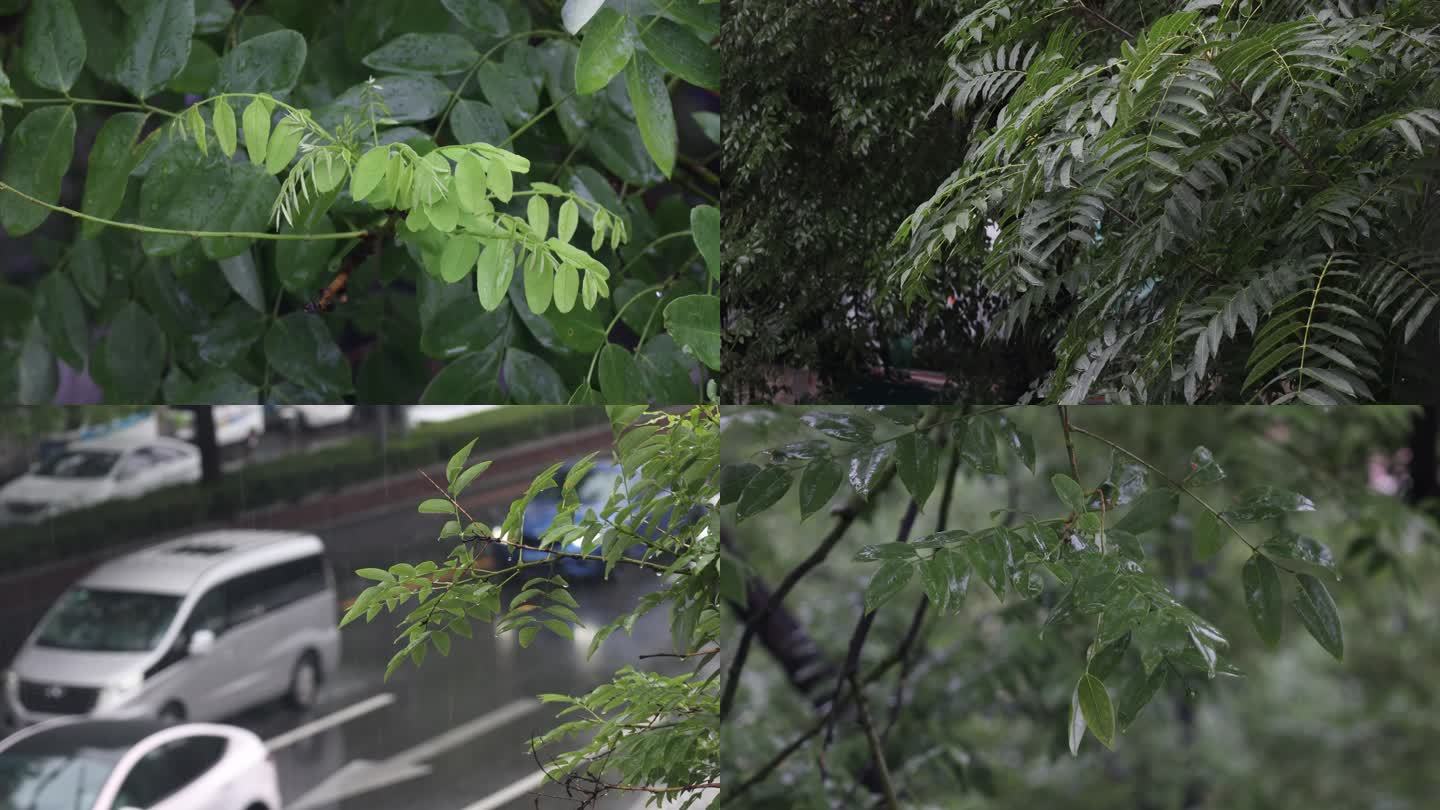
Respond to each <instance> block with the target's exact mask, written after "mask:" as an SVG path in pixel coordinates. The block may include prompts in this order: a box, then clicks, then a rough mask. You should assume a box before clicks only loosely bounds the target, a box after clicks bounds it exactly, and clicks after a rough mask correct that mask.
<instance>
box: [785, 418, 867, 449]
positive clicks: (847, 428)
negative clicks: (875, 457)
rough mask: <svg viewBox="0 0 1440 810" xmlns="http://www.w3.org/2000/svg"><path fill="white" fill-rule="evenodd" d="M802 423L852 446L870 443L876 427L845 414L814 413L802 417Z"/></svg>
mask: <svg viewBox="0 0 1440 810" xmlns="http://www.w3.org/2000/svg"><path fill="white" fill-rule="evenodd" d="M800 421H801V422H804V423H805V424H807V425H809V426H810V427H812V428H814V429H815V430H818V431H820V432H821V433H824V434H825V435H826V436H829V437H830V438H832V439H839V440H840V441H842V442H850V443H852V444H856V443H860V442H868V441H870V439H871V438H873V436H874V434H875V426H874V425H872V424H870V423H869V422H866V421H865V420H863V419H857V418H855V417H853V416H849V415H847V414H843V413H833V412H831V411H813V412H811V413H807V414H805V415H804V416H801V417H800Z"/></svg>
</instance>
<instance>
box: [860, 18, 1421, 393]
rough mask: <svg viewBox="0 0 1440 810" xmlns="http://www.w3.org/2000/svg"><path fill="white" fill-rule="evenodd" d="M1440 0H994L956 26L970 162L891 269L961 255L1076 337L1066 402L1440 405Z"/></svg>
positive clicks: (953, 40) (1062, 384)
mask: <svg viewBox="0 0 1440 810" xmlns="http://www.w3.org/2000/svg"><path fill="white" fill-rule="evenodd" d="M1437 23H1440V8H1437V6H1436V4H1435V3H1433V2H1425V1H1424V0H1394V2H1388V1H1387V0H1331V1H1329V2H1309V0H1306V1H1305V2H1300V1H1299V0H1293V1H1290V2H1286V1H1285V0H1281V1H1280V2H1253V1H1252V0H1144V2H1133V3H1100V2H1092V1H1091V0H1085V1H1084V2H1074V0H988V1H987V2H984V3H977V4H971V7H970V8H968V9H967V13H966V14H965V16H964V17H963V18H961V19H960V20H959V21H958V22H957V23H956V25H955V26H954V28H953V29H952V30H951V31H950V33H949V34H948V35H947V37H946V38H945V47H946V49H947V50H948V52H949V54H950V62H949V68H948V70H947V71H946V74H947V76H948V80H947V82H946V84H945V87H944V89H943V90H942V92H941V93H940V96H939V99H938V102H939V103H940V104H945V105H949V106H950V107H951V108H953V109H954V111H955V112H956V115H957V117H958V118H960V119H962V120H965V121H967V122H968V126H969V144H968V148H967V152H966V154H965V157H964V160H963V161H962V162H961V164H960V166H959V168H957V169H956V170H955V172H954V174H953V175H952V176H951V177H950V178H949V179H948V180H946V181H945V182H944V183H942V184H941V185H940V186H939V188H938V189H937V190H936V191H935V193H934V195H933V197H932V198H931V199H930V200H929V201H927V202H925V203H923V204H922V205H920V207H919V208H918V209H917V210H916V211H915V212H914V213H913V214H912V215H911V216H910V217H909V219H907V220H906V222H905V224H904V225H903V226H902V227H901V228H900V230H899V233H898V237H897V243H898V244H899V245H900V246H901V247H903V249H904V250H905V255H904V257H903V260H902V261H900V262H899V263H898V265H897V266H896V267H895V268H893V270H892V271H891V272H890V273H889V280H890V281H891V283H892V284H893V286H894V288H895V289H897V290H899V291H901V292H903V293H904V294H905V295H906V296H907V297H910V298H912V299H913V298H915V297H916V296H921V297H924V296H923V293H924V292H925V291H926V290H927V289H928V288H930V287H932V286H933V285H934V284H935V282H934V281H933V280H932V277H933V274H934V272H935V270H936V268H937V267H938V266H942V265H941V264H940V263H941V262H942V260H948V261H950V262H959V263H962V264H963V265H964V266H965V267H967V268H968V272H969V273H970V275H971V276H972V277H973V278H976V279H979V280H981V281H982V282H983V283H984V284H985V285H987V287H988V288H989V289H990V290H991V291H993V292H994V293H996V294H997V295H1001V296H1003V298H1004V302H1005V308H1004V312H1003V317H1002V318H1000V319H999V320H998V322H997V323H996V325H995V327H994V329H993V332H994V334H995V335H996V336H999V337H1005V336H1009V335H1014V334H1016V333H1020V332H1024V331H1027V330H1028V331H1030V332H1032V333H1034V332H1041V333H1043V334H1045V335H1046V336H1047V338H1050V339H1051V340H1052V341H1053V345H1054V351H1055V364H1054V366H1053V368H1051V369H1050V370H1049V371H1048V373H1046V374H1045V375H1043V376H1042V378H1041V379H1039V380H1038V381H1037V383H1036V385H1035V387H1034V391H1035V393H1038V394H1040V395H1043V396H1045V397H1047V398H1049V399H1051V400H1054V401H1061V402H1078V401H1082V400H1084V399H1086V398H1091V397H1106V398H1111V399H1116V400H1120V401H1135V402H1144V401H1172V400H1182V399H1183V400H1184V401H1189V402H1194V401H1198V400H1212V401H1237V400H1239V399H1241V398H1247V399H1255V400H1259V401H1264V402H1284V401H1291V400H1299V401H1304V402H1310V403H1334V402H1348V401H1356V400H1359V401H1365V400H1373V399H1378V400H1382V401H1383V400H1387V399H1393V400H1395V401H1407V402H1413V401H1428V400H1429V399H1430V398H1433V396H1434V394H1435V392H1436V390H1437V389H1436V385H1437V379H1436V376H1435V374H1434V364H1433V363H1431V362H1429V360H1428V359H1429V356H1430V354H1431V353H1432V350H1433V346H1434V340H1435V334H1436V322H1435V318H1436V304H1437V303H1440V254H1437V253H1436V249H1437V243H1436V241H1435V234H1436V233H1437V232H1440V229H1437V227H1436V220H1435V212H1436V210H1437V207H1436V206H1435V204H1434V199H1433V197H1434V187H1435V181H1436V170H1435V162H1434V152H1435V148H1436V143H1437V141H1440V90H1437V88H1440V81H1437V80H1440V72H1437V71H1440V67H1437V65H1440V61H1437V59H1436V55H1437V53H1440V39H1437V38H1436V35H1435V27H1436V25H1437Z"/></svg>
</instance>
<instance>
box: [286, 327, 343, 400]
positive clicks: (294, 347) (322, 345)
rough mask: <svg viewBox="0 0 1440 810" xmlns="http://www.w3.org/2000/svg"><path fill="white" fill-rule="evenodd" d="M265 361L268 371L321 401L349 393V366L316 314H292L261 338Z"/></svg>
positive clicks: (338, 397)
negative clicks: (263, 345) (263, 339)
mask: <svg viewBox="0 0 1440 810" xmlns="http://www.w3.org/2000/svg"><path fill="white" fill-rule="evenodd" d="M265 359H266V360H267V361H268V362H269V363H270V366H271V368H272V369H273V370H274V371H276V372H278V373H279V374H281V375H284V377H285V378H286V379H288V380H290V381H291V382H293V383H295V384H297V385H299V386H301V387H302V388H304V389H306V390H307V391H311V392H314V393H315V394H316V395H318V396H319V397H321V398H322V399H323V400H325V401H339V399H340V397H341V396H343V395H345V394H348V393H351V392H352V391H353V390H354V385H353V383H352V382H351V380H350V364H349V363H347V362H346V360H345V356H344V355H343V354H341V353H340V347H339V346H337V345H335V339H334V338H333V337H331V336H330V330H329V329H327V328H326V326H325V322H324V321H323V320H321V319H320V317H319V316H318V315H312V314H310V313H307V312H292V313H290V314H289V315H286V316H285V317H283V318H281V319H280V320H278V321H276V322H275V323H274V324H273V325H272V326H271V327H270V331H269V332H268V333H266V335H265Z"/></svg>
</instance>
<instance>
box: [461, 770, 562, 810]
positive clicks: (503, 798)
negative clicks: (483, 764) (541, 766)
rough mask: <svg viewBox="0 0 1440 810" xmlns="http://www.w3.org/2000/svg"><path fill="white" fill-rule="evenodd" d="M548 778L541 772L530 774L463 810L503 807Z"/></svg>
mask: <svg viewBox="0 0 1440 810" xmlns="http://www.w3.org/2000/svg"><path fill="white" fill-rule="evenodd" d="M548 778H549V777H547V776H545V774H544V773H542V772H536V773H532V774H530V775H529V776H527V777H525V778H524V779H521V780H519V781H517V782H512V783H511V784H509V785H507V786H505V787H503V788H501V789H500V790H498V791H496V792H495V793H491V794H490V795H489V796H486V797H485V798H483V799H481V800H480V801H478V802H475V803H474V804H472V805H468V806H467V807H466V808H465V810H497V808H500V807H503V806H505V804H506V803H507V802H510V801H513V800H515V799H518V798H520V797H521V796H524V795H525V794H526V793H529V792H531V791H533V790H535V789H536V788H538V787H540V786H541V785H543V784H545V780H546V779H548Z"/></svg>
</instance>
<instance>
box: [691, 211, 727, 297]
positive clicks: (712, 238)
mask: <svg viewBox="0 0 1440 810" xmlns="http://www.w3.org/2000/svg"><path fill="white" fill-rule="evenodd" d="M690 231H691V232H692V233H693V234H694V239H695V247H696V248H697V249H699V251H700V255H701V256H704V257H705V269H706V270H707V271H708V272H709V273H710V277H711V278H713V279H715V280H716V281H719V280H720V209H718V208H716V207H715V206H713V205H697V206H695V207H694V208H692V209H690Z"/></svg>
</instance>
